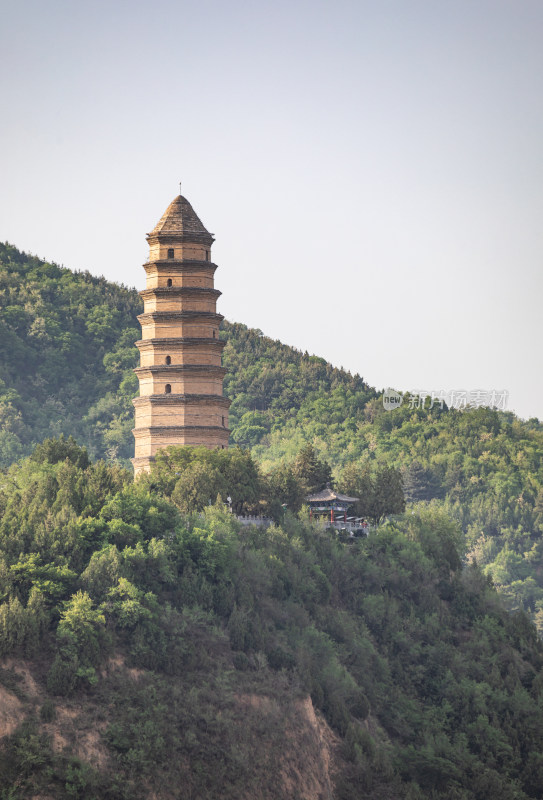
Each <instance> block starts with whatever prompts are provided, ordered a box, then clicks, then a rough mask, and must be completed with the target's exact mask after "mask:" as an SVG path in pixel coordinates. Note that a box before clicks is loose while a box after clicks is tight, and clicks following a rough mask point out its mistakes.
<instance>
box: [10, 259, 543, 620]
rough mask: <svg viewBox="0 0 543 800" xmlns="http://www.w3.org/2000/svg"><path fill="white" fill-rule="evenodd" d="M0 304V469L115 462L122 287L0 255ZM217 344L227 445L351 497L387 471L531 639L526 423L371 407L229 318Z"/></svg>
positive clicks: (121, 433)
mask: <svg viewBox="0 0 543 800" xmlns="http://www.w3.org/2000/svg"><path fill="white" fill-rule="evenodd" d="M0 303H1V314H0V424H1V430H0V465H3V466H8V465H9V464H10V463H12V462H13V461H14V460H15V459H17V458H19V457H20V456H22V455H25V454H28V453H30V452H31V451H32V448H33V447H34V446H35V445H36V444H37V443H39V442H41V441H42V440H43V439H45V438H47V437H51V436H58V435H59V434H60V433H64V434H66V435H73V436H74V437H75V438H76V440H77V441H78V442H79V443H80V444H82V445H85V446H86V447H87V449H88V451H89V454H90V455H91V457H92V458H106V459H108V460H109V461H112V462H117V461H119V460H120V463H121V464H124V465H125V466H128V461H127V459H128V458H129V457H130V456H131V454H132V452H133V438H132V434H131V429H132V426H133V407H132V403H131V400H132V397H133V396H134V394H135V392H136V391H137V381H136V379H135V376H134V374H133V372H132V368H133V367H134V366H135V364H136V362H137V359H138V353H137V350H136V348H135V347H134V345H133V343H134V341H135V340H136V339H138V338H139V336H140V328H139V324H138V323H137V320H136V316H137V314H138V313H139V311H140V309H141V303H140V298H139V297H138V294H137V292H136V291H135V290H132V289H127V288H125V287H120V286H117V285H115V284H112V283H108V282H107V281H105V280H104V279H101V278H95V277H93V276H91V275H90V274H88V273H73V272H71V271H70V270H68V269H64V268H61V267H58V266H56V265H53V264H48V263H45V262H43V261H41V260H40V259H38V258H34V257H31V256H28V255H26V254H24V253H21V252H19V251H18V250H17V249H16V248H14V247H11V246H9V245H0ZM221 336H222V337H223V338H225V339H226V342H227V344H226V347H225V349H224V356H223V362H224V365H225V366H226V367H227V369H228V373H227V375H226V377H225V381H224V386H225V393H226V394H227V395H228V396H229V397H230V398H231V399H232V406H231V416H230V420H231V428H232V441H233V443H236V444H240V445H242V446H244V447H250V448H252V452H253V455H254V456H255V457H256V458H257V459H258V461H259V462H260V463H261V465H262V468H263V470H264V471H270V470H273V469H274V468H277V466H278V465H279V464H288V463H290V462H293V461H294V459H295V457H296V455H297V454H298V453H299V452H300V450H301V448H302V447H303V446H304V445H305V444H307V443H311V444H312V446H313V447H314V448H315V451H316V452H317V453H318V455H319V456H320V457H322V458H323V459H325V460H326V461H327V462H328V463H329V464H330V465H331V467H332V468H333V470H334V476H335V479H336V482H337V485H338V486H340V487H343V489H344V490H345V491H347V492H350V493H354V495H355V496H358V495H357V494H356V492H357V491H363V488H364V480H365V476H367V475H368V474H369V475H370V476H371V475H375V474H376V471H377V470H378V469H380V468H381V467H382V466H383V465H387V466H390V467H395V468H396V469H398V470H400V471H401V472H402V475H403V479H404V489H405V494H406V499H407V500H408V501H413V502H416V501H421V502H425V503H428V502H430V503H432V504H434V505H436V506H440V507H443V508H444V509H445V510H446V511H447V513H449V514H450V515H452V516H453V517H454V518H456V519H458V520H459V521H460V522H461V524H462V528H463V531H464V533H465V536H466V553H467V554H468V555H469V557H470V558H472V557H474V558H476V560H477V562H478V563H479V564H480V565H482V566H483V567H484V568H485V569H486V570H487V571H488V572H489V574H490V575H491V576H492V578H493V580H494V581H495V583H496V584H497V585H498V586H499V588H500V591H502V592H503V593H504V594H505V595H506V599H507V602H508V604H509V607H510V608H511V609H515V608H519V607H523V608H525V609H526V610H527V611H529V613H530V614H531V615H532V616H533V617H534V618H535V619H536V620H537V623H538V627H539V629H540V631H543V551H542V545H541V536H542V534H543V492H542V489H541V487H542V486H543V463H542V455H541V454H542V450H543V447H542V445H543V426H542V425H541V423H540V422H539V421H537V420H530V421H528V422H523V421H521V420H519V419H517V418H516V417H515V416H514V415H513V414H511V413H503V412H497V411H490V410H487V409H477V410H469V411H454V410H448V409H444V410H441V409H439V408H434V409H432V410H431V411H429V410H427V409H426V410H424V409H410V408H409V406H408V404H404V405H403V406H402V407H401V408H399V409H397V410H394V411H385V409H384V408H383V404H382V402H381V399H380V397H379V396H378V394H377V392H376V391H375V390H374V389H372V388H371V387H369V386H368V385H367V384H366V383H365V382H364V381H363V379H362V378H360V377H359V376H352V375H350V374H349V373H347V372H345V371H344V370H339V369H336V368H334V367H332V366H331V365H330V364H327V363H326V362H325V361H324V360H323V359H321V358H318V357H316V356H309V355H308V354H303V353H300V352H299V351H297V350H295V349H293V348H290V347H287V346H285V345H283V344H281V343H280V342H277V341H273V340H271V339H269V338H267V337H265V336H263V335H262V333H261V332H260V331H254V330H250V329H248V328H246V327H245V326H244V325H240V324H237V323H234V324H232V323H227V322H225V323H224V324H223V330H222V332H221ZM287 477H288V476H287ZM279 478H281V475H279V476H278V478H277V479H276V480H275V483H274V485H275V486H276V487H277V486H278V485H279V483H280V480H279ZM283 483H285V481H284V480H283Z"/></svg>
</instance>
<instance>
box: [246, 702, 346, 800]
mask: <svg viewBox="0 0 543 800" xmlns="http://www.w3.org/2000/svg"><path fill="white" fill-rule="evenodd" d="M238 700H239V705H240V708H241V709H242V710H243V712H244V714H245V715H247V716H259V717H260V719H261V722H262V730H263V734H264V735H263V738H262V739H261V740H260V742H259V743H257V745H256V748H255V749H256V750H257V751H261V752H260V754H258V753H255V755H257V757H258V758H261V759H264V760H266V761H267V762H268V764H267V767H268V769H269V771H270V773H272V774H273V773H275V780H274V781H273V783H272V784H271V785H268V787H267V788H264V787H262V792H261V794H259V795H258V798H262V800H263V799H264V798H266V800H267V798H270V800H271V798H287V797H288V798H290V797H292V798H299V800H329V799H330V798H333V796H334V793H333V773H334V770H335V769H336V764H335V760H336V752H337V746H338V743H339V740H338V738H337V737H336V736H335V734H334V733H333V732H332V730H331V729H330V727H329V726H328V725H327V723H326V722H325V720H324V719H323V718H322V717H321V716H320V714H316V713H315V709H314V708H313V704H312V702H311V699H310V698H309V697H305V698H303V699H297V700H295V701H294V702H293V703H292V702H288V698H283V699H282V700H279V699H277V698H272V697H265V696H261V695H256V694H252V695H240V696H239V697H238ZM266 731H268V735H269V736H270V738H269V740H268V741H267V740H266V739H267V737H266ZM271 731H274V732H276V733H279V737H278V738H279V740H280V741H281V740H282V746H279V747H278V746H277V742H274V741H273V739H274V738H275V737H273V738H272V736H271ZM274 744H275V749H270V746H272V747H273V745H274ZM246 798H247V800H250V798H253V799H254V800H256V798H255V795H254V794H247V795H246Z"/></svg>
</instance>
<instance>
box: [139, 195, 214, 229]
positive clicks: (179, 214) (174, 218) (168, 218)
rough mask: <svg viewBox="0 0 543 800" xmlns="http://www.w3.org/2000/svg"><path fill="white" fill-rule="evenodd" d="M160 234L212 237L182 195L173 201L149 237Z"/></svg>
mask: <svg viewBox="0 0 543 800" xmlns="http://www.w3.org/2000/svg"><path fill="white" fill-rule="evenodd" d="M160 234H162V235H163V236H168V235H172V236H179V235H180V234H181V235H183V234H184V235H185V236H186V235H187V234H188V235H191V234H192V235H194V234H196V235H199V236H201V235H202V234H204V235H205V236H209V237H211V236H212V234H211V233H209V231H208V230H206V228H204V226H203V225H202V221H201V220H200V218H199V217H198V215H197V214H196V212H195V211H194V209H193V207H192V206H191V204H190V203H189V201H188V200H187V199H186V197H183V196H182V195H178V196H177V197H176V198H175V200H172V202H171V203H170V205H169V206H168V208H167V209H166V211H165V212H164V214H163V215H162V216H161V218H160V219H159V221H158V222H157V224H156V225H155V227H154V228H153V230H152V231H151V233H149V234H148V236H158V235H160Z"/></svg>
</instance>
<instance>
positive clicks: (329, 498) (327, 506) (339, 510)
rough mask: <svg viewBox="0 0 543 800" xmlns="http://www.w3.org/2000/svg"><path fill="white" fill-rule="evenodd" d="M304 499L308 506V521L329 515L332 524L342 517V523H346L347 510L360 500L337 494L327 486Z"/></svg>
mask: <svg viewBox="0 0 543 800" xmlns="http://www.w3.org/2000/svg"><path fill="white" fill-rule="evenodd" d="M305 499H306V502H307V503H308V505H309V517H310V519H312V518H313V516H314V515H315V516H319V517H324V516H326V517H328V515H330V522H331V523H332V524H334V522H335V521H338V518H340V517H341V516H343V521H344V522H347V509H348V508H349V506H352V505H353V504H354V503H356V502H358V500H360V498H359V497H348V496H347V495H345V494H339V492H335V491H334V490H333V489H331V488H330V487H329V486H327V487H326V489H323V490H322V491H320V492H317V493H316V494H310V495H308V496H307V497H306V498H305Z"/></svg>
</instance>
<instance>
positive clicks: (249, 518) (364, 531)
mask: <svg viewBox="0 0 543 800" xmlns="http://www.w3.org/2000/svg"><path fill="white" fill-rule="evenodd" d="M237 519H238V522H241V524H242V525H258V526H259V527H262V528H268V527H269V526H270V525H273V524H274V522H273V519H270V518H269V517H259V516H257V515H251V514H247V515H244V516H238V517H237ZM313 524H314V525H315V526H316V527H319V528H334V529H335V530H336V531H340V532H341V531H345V532H346V533H349V534H352V535H353V536H354V535H355V534H357V535H358V536H368V534H369V533H370V531H371V525H368V524H367V523H366V524H365V525H361V524H360V523H359V522H343V521H339V522H338V521H337V520H334V522H330V520H313Z"/></svg>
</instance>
